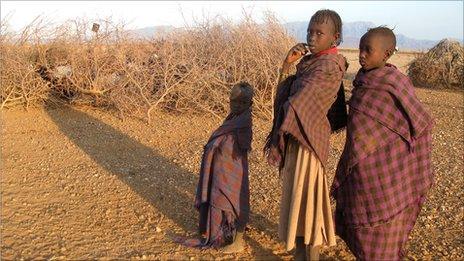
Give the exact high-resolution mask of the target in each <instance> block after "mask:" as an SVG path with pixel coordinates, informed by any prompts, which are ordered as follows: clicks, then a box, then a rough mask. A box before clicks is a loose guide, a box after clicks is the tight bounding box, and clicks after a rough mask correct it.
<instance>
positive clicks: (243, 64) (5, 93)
mask: <svg viewBox="0 0 464 261" xmlns="http://www.w3.org/2000/svg"><path fill="white" fill-rule="evenodd" d="M99 24H101V26H100V31H99V32H98V33H94V32H91V31H90V29H91V27H92V25H91V23H89V22H88V21H84V20H73V21H68V22H66V23H64V24H63V25H61V26H58V27H56V26H55V27H52V26H50V24H49V23H47V22H46V21H45V19H42V18H37V19H36V20H35V21H34V22H33V23H31V24H30V25H29V26H28V27H26V28H25V29H24V30H23V31H22V32H21V33H20V34H19V35H14V34H11V33H8V30H7V24H6V23H4V24H2V25H1V29H2V30H1V34H0V41H1V42H0V54H1V58H0V65H1V66H0V68H1V69H0V77H1V78H0V81H1V82H0V83H1V107H2V108H6V107H12V106H17V105H23V106H25V107H28V106H31V105H40V104H43V103H44V102H49V101H54V102H56V101H58V102H66V103H69V104H85V105H90V106H95V107H103V108H106V109H109V110H116V111H118V112H119V113H120V115H122V116H125V115H130V116H141V117H144V118H145V119H147V120H148V121H149V122H150V121H151V116H152V113H154V112H156V111H157V110H162V109H163V110H169V111H173V112H182V113H204V112H207V113H209V114H211V115H214V116H216V117H219V118H222V117H223V116H224V115H225V114H226V113H227V111H228V94H229V90H230V88H231V87H232V86H233V85H234V84H235V83H238V82H240V81H247V82H249V83H250V84H252V86H254V88H255V93H256V95H255V100H254V113H255V115H256V116H258V117H263V118H270V117H272V103H273V97H274V95H275V88H276V81H277V78H278V75H277V74H278V68H279V66H280V65H281V61H282V59H283V57H284V56H285V54H286V52H287V50H288V49H289V48H290V47H291V46H292V45H293V44H294V43H295V39H293V38H292V37H290V36H289V35H288V34H287V33H286V31H285V30H284V28H283V27H282V26H281V24H280V23H279V21H278V20H277V19H276V18H275V16H274V15H273V14H270V13H266V14H265V22H264V23H262V24H258V23H257V22H256V21H254V20H253V19H252V18H251V16H250V15H248V14H244V17H243V19H242V21H241V22H240V23H233V22H231V21H229V20H226V19H224V18H221V17H216V18H214V19H204V20H202V21H200V22H196V23H195V24H194V25H193V26H188V27H185V28H182V29H176V30H174V31H172V32H169V33H164V34H162V35H158V36H156V37H152V38H150V39H140V38H136V37H133V36H131V35H130V31H128V30H125V24H124V23H120V24H115V23H113V22H111V19H106V20H102V21H99ZM47 28H52V29H50V30H48V29H47Z"/></svg>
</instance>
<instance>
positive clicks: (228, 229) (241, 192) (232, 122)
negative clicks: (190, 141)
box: [184, 82, 253, 253]
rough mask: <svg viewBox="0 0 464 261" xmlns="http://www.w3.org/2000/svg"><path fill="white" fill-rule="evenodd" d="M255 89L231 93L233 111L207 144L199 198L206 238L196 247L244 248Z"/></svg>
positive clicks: (194, 242) (242, 85) (197, 204)
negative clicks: (252, 109)
mask: <svg viewBox="0 0 464 261" xmlns="http://www.w3.org/2000/svg"><path fill="white" fill-rule="evenodd" d="M252 99H253V88H252V87H251V86H250V85H249V84H248V83H245V82H242V83H239V84H237V85H235V86H234V87H233V88H232V90H231V93H230V114H229V115H228V116H227V118H226V119H225V121H224V123H223V124H222V125H221V126H220V127H219V128H218V129H216V130H215V131H214V132H213V133H212V135H211V137H210V138H209V140H208V142H207V143H206V145H205V147H204V152H203V158H202V162H201V169H200V179H199V182H198V187H197V193H196V197H195V207H196V208H197V209H198V211H199V214H200V221H199V232H200V234H201V235H202V236H204V238H203V239H202V240H198V239H193V240H187V241H185V242H184V244H186V245H189V246H196V247H202V248H206V247H214V248H221V247H224V246H225V247H224V248H223V249H222V250H223V251H224V252H226V253H232V252H239V251H242V250H243V249H244V241H243V233H244V230H245V226H246V224H247V222H248V218H249V209H250V203H249V201H250V194H249V182H248V151H249V150H250V149H251V139H252V118H251V105H252Z"/></svg>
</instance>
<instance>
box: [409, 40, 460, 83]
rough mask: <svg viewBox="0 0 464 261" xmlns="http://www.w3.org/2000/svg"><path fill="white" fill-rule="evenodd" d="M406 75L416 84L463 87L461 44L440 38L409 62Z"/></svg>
mask: <svg viewBox="0 0 464 261" xmlns="http://www.w3.org/2000/svg"><path fill="white" fill-rule="evenodd" d="M408 75H409V77H410V78H411V80H412V81H413V83H414V85H416V86H421V87H425V88H437V89H441V88H447V89H464V86H463V82H464V48H463V46H462V45H461V44H460V43H459V42H457V41H450V40H448V39H444V40H441V41H440V42H439V43H438V44H437V45H436V46H434V47H433V48H432V49H430V50H429V51H428V52H427V53H425V54H420V55H419V56H418V57H417V58H416V59H414V60H413V61H412V62H411V64H410V65H409V68H408Z"/></svg>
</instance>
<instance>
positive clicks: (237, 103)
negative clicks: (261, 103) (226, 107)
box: [229, 82, 254, 114]
mask: <svg viewBox="0 0 464 261" xmlns="http://www.w3.org/2000/svg"><path fill="white" fill-rule="evenodd" d="M253 94H254V91H253V87H251V85H250V84H249V83H247V82H240V83H238V84H236V85H234V87H232V90H231V91H230V97H229V98H230V109H231V112H232V113H235V114H240V113H241V112H243V111H245V110H246V109H248V108H249V107H250V106H251V105H252V104H253Z"/></svg>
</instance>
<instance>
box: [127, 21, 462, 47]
mask: <svg viewBox="0 0 464 261" xmlns="http://www.w3.org/2000/svg"><path fill="white" fill-rule="evenodd" d="M283 26H284V28H285V29H286V30H287V32H288V33H289V34H290V35H292V36H293V37H295V38H296V40H297V41H298V42H306V30H307V27H308V22H291V23H285V24H283ZM375 26H376V25H375V24H374V23H372V22H365V21H358V22H350V23H344V24H343V42H342V44H341V45H340V47H342V48H358V46H359V39H360V38H361V36H362V35H363V34H364V33H366V32H367V30H368V29H369V28H372V27H375ZM174 30H182V28H176V27H174V26H152V27H145V28H140V29H136V30H133V31H131V33H133V34H134V36H136V37H140V38H152V37H156V36H160V35H163V34H165V33H169V32H172V31H174ZM458 41H460V42H461V44H462V40H458ZM396 42H397V46H398V48H399V49H400V50H411V51H425V50H428V49H430V48H432V47H433V46H435V45H436V44H437V43H438V42H439V41H434V40H418V39H414V38H410V37H407V36H405V35H403V34H396Z"/></svg>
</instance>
